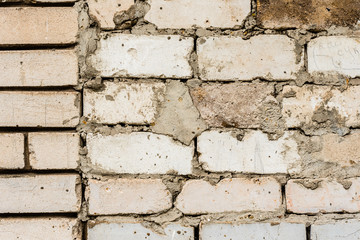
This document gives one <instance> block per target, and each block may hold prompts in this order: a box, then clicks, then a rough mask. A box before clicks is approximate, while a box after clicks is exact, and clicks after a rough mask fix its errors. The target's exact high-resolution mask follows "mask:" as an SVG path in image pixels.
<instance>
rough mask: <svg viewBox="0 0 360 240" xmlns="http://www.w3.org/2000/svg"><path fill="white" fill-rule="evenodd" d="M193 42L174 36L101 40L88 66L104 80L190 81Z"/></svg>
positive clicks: (107, 36)
mask: <svg viewBox="0 0 360 240" xmlns="http://www.w3.org/2000/svg"><path fill="white" fill-rule="evenodd" d="M192 49H193V39H192V38H186V37H181V36H177V35H161V36H160V35H158V36H145V35H141V36H139V35H129V34H112V35H106V36H103V37H102V38H101V40H100V42H99V46H98V50H97V51H96V52H95V55H92V57H91V59H90V62H91V63H92V66H93V67H94V68H95V69H96V70H98V71H99V72H100V74H101V76H103V77H115V76H117V77H119V76H120V77H145V78H147V77H160V78H167V77H171V78H190V77H191V76H192V69H191V67H190V64H189V58H190V53H191V51H192Z"/></svg>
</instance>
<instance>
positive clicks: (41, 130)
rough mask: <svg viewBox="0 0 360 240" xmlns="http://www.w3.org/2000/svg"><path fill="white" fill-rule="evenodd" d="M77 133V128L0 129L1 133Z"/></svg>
mask: <svg viewBox="0 0 360 240" xmlns="http://www.w3.org/2000/svg"><path fill="white" fill-rule="evenodd" d="M30 132H74V133H75V132H77V131H76V128H75V127H0V133H30Z"/></svg>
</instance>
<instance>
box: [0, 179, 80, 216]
mask: <svg viewBox="0 0 360 240" xmlns="http://www.w3.org/2000/svg"><path fill="white" fill-rule="evenodd" d="M0 192H1V194H0V202H1V205H0V213H51V212H78V211H79V209H80V201H81V199H80V198H81V186H80V178H79V176H78V175H29V176H24V175H22V176H21V175H19V176H1V177H0Z"/></svg>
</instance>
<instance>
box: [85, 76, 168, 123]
mask: <svg viewBox="0 0 360 240" xmlns="http://www.w3.org/2000/svg"><path fill="white" fill-rule="evenodd" d="M104 85H105V89H104V90H103V91H101V92H100V91H93V90H90V89H85V91H84V116H85V117H87V118H89V120H90V121H96V122H100V123H106V124H117V123H129V124H149V123H152V122H154V120H155V115H156V113H157V108H158V104H159V102H161V101H163V100H164V96H163V95H164V93H165V84H164V83H125V82H120V83H112V82H106V83H104Z"/></svg>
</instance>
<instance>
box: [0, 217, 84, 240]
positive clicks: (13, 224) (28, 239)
mask: <svg viewBox="0 0 360 240" xmlns="http://www.w3.org/2000/svg"><path fill="white" fill-rule="evenodd" d="M0 239H4V240H5V239H6V240H15V239H16V240H49V239H61V240H81V231H80V223H79V221H78V220H77V219H73V218H62V217H48V218H2V219H0Z"/></svg>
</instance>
